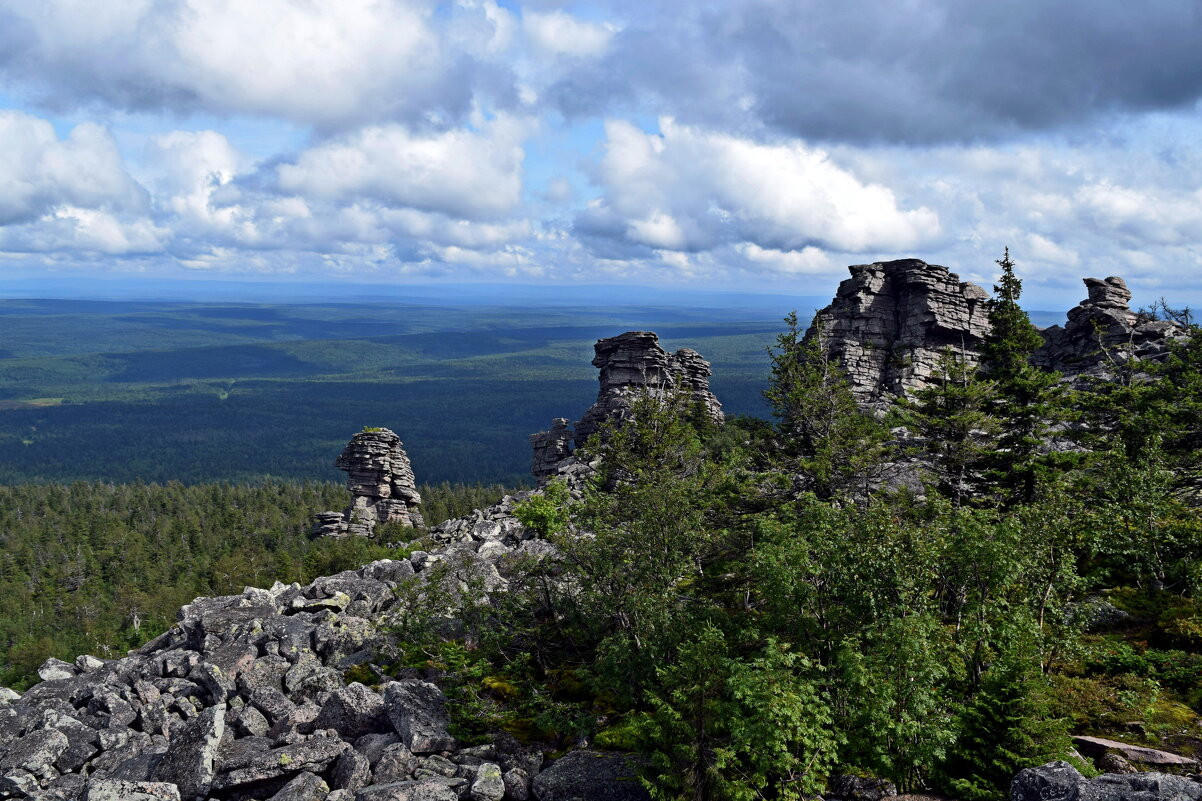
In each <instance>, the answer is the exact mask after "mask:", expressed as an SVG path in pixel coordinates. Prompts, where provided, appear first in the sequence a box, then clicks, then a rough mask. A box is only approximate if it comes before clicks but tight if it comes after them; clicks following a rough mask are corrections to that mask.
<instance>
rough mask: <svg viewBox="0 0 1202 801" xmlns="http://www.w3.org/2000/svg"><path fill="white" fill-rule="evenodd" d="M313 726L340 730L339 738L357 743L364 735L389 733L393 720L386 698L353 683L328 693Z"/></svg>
mask: <svg viewBox="0 0 1202 801" xmlns="http://www.w3.org/2000/svg"><path fill="white" fill-rule="evenodd" d="M313 726H314V728H318V729H337V730H338V734H339V736H341V737H343V738H344V739H349V740H355V739H358V738H359V737H362V736H363V735H365V734H372V733H374V732H384V731H387V730H388V728H389V726H390V721H389V719H388V713H387V711H386V710H385V709H384V699H383V698H381V697H380V696H379V695H378V694H376V693H375V692H374V691H372V690H371V689H369V688H367V687H365V686H364V685H362V684H359V683H358V682H352V683H351V684H348V685H347V686H346V687H344V688H341V689H338V690H335V691H333V692H332V693H330V694H329V696H328V697H327V698H326V699H325V702H324V703H322V705H321V712H320V713H319V714H318V715H317V718H316V720H314V721H313Z"/></svg>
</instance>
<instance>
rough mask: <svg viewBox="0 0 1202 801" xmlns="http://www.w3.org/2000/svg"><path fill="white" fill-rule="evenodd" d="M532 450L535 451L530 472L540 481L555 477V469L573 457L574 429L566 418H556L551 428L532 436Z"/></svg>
mask: <svg viewBox="0 0 1202 801" xmlns="http://www.w3.org/2000/svg"><path fill="white" fill-rule="evenodd" d="M530 448H531V450H533V451H534V454H533V457H532V458H531V461H530V472H531V473H533V474H534V477H535V478H537V479H539V480H540V481H541V480H542V479H544V478H547V477H548V476H551V475H554V473H555V467H556V465H558V464H559V463H560V462H562V461H563V460H564V459H566V458H568V457H569V456H571V455H572V429H571V427H570V426H569V425H568V420H567V418H566V417H556V418H555V419H554V420H552V421H551V428H550V429H548V430H547V431H540V432H539V433H537V434H532V435H531V436H530Z"/></svg>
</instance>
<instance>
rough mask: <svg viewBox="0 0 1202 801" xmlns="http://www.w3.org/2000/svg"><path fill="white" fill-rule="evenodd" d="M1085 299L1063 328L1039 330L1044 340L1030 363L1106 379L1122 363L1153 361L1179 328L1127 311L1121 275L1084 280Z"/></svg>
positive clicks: (1128, 294)
mask: <svg viewBox="0 0 1202 801" xmlns="http://www.w3.org/2000/svg"><path fill="white" fill-rule="evenodd" d="M1084 280H1085V288H1086V289H1087V290H1088V292H1089V297H1087V298H1086V299H1085V300H1083V301H1081V303H1080V304H1078V305H1077V306H1075V307H1073V309H1071V310H1070V311H1069V313H1068V320H1067V321H1066V322H1065V324H1064V325H1063V326H1059V325H1054V326H1052V327H1050V328H1045V329H1044V330H1043V331H1042V334H1043V338H1044V344H1043V347H1041V348H1040V349H1039V350H1038V351H1036V352H1035V354H1034V355H1033V356H1032V358H1031V361H1032V363H1033V364H1036V365H1038V366H1039V367H1043V368H1045V369H1047V370H1056V371H1058V372H1060V373H1063V374H1064V375H1066V376H1070V377H1079V376H1094V377H1097V378H1110V377H1113V376H1114V375H1115V373H1116V372H1117V370H1118V369H1119V368H1120V366H1122V365H1123V364H1125V363H1127V362H1129V361H1131V360H1135V361H1146V360H1151V361H1158V360H1160V359H1163V358H1164V357H1165V356H1166V355H1167V354H1168V352H1169V348H1170V346H1171V344H1172V342H1174V341H1175V340H1177V339H1181V338H1184V336H1185V330H1184V327H1183V326H1181V325H1179V324H1178V323H1176V322H1174V321H1172V320H1156V319H1153V318H1152V317H1150V316H1148V315H1143V314H1138V313H1136V312H1133V311H1131V308H1130V305H1129V304H1130V302H1131V290H1129V289H1127V284H1126V282H1125V281H1123V279H1122V278H1118V277H1116V276H1111V277H1110V278H1105V279H1100V278H1086V279H1084Z"/></svg>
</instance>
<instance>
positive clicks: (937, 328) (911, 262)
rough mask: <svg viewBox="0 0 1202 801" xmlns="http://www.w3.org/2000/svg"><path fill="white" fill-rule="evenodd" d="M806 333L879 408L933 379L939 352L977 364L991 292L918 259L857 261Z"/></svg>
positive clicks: (864, 400)
mask: <svg viewBox="0 0 1202 801" xmlns="http://www.w3.org/2000/svg"><path fill="white" fill-rule="evenodd" d="M847 269H848V270H850V271H851V278H848V279H847V280H845V281H843V282H842V283H841V284H839V290H838V293H837V294H836V296H835V299H834V301H832V302H831V304H830V305H829V306H827V307H826V308H824V309H822V310H821V311H819V312H818V313H817V314H816V315H815V316H814V322H813V324H812V325H811V326H810V328H809V330H808V331H807V332H806V337H807V338H813V337H817V339H818V343H819V345H820V347H822V349H823V350H824V351H825V352H826V353H827V354H828V355H829V356H830V357H831V358H833V359H835V360H837V361H838V362H839V364H841V365H842V367H843V369H844V370H845V371H846V372H847V375H848V378H849V379H850V381H851V387H852V391H853V392H854V393H855V396H856V400H857V401H858V402H859V403H860V405H861V406H864V407H869V408H871V407H877V406H880V405H882V404H886V403H888V402H889V401H890V400H891V399H892V398H893V397H896V396H898V395H904V394H906V393H908V392H912V391H913V390H915V389H919V388H921V387H923V386H925V385H926V384H927V382H928V381H929V380H930V378H931V376H932V375H933V374H934V373H935V367H936V365H937V363H938V360H939V355H940V353H941V352H942V351H943V350H944V349H946V348H952V349H953V350H954V351H955V352H956V353H958V354H961V355H963V357H964V358H965V359H966V360H967V361H969V362H970V363H975V362H976V360H977V357H978V353H979V350H980V346H981V343H982V342H983V341H984V339H985V337H986V336H987V335H988V333H989V318H988V315H987V313H986V309H985V301H986V300H987V299H988V297H989V296H988V294H987V293H986V292H985V290H983V289H982V288H981V287H979V286H977V285H976V284H972V283H968V282H966V281H961V280H960V277H959V276H957V275H956V274H955V273H952V272H948V269H947V268H946V267H941V266H939V265H937V264H927V263H926V262H923V261H919V260H918V259H900V260H898V261H886V262H876V263H874V264H856V265H852V266H851V267H848V268H847Z"/></svg>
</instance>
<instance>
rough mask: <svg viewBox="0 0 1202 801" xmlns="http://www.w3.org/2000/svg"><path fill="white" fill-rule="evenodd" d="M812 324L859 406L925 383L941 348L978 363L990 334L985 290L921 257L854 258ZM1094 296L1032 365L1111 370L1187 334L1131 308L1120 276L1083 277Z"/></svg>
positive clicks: (1077, 371)
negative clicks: (848, 274) (847, 275)
mask: <svg viewBox="0 0 1202 801" xmlns="http://www.w3.org/2000/svg"><path fill="white" fill-rule="evenodd" d="M848 270H850V272H851V278H849V279H847V280H845V281H843V282H842V283H841V284H839V291H838V293H837V294H836V296H835V299H834V300H833V301H832V302H831V304H830V305H829V306H827V307H826V308H824V309H822V310H821V311H819V312H818V313H817V314H816V315H815V316H814V322H813V324H812V325H811V326H810V328H809V330H808V331H807V332H806V338H807V339H813V338H817V340H818V343H819V345H820V347H821V348H822V349H823V351H824V352H825V353H826V354H827V356H829V357H830V358H832V359H834V360H836V361H837V362H838V363H839V364H840V365H841V366H842V367H843V369H844V370H845V371H846V373H847V376H848V378H849V380H850V382H851V388H852V392H853V393H854V394H855V397H856V400H857V402H859V404H860V406H861V407H862V408H867V409H875V410H880V409H883V408H884V407H886V406H888V405H889V403H890V402H891V401H892V399H893V398H894V397H898V396H902V395H907V394H909V393H911V392H913V391H915V390H918V389H921V388H923V387H925V386H928V385H929V383H930V382H931V380H932V377H933V376H934V374H935V368H936V365H937V364H938V362H939V358H940V355H941V353H942V352H943V351H945V350H947V349H949V348H950V349H951V350H952V351H953V352H954V353H955V354H956V355H958V356H960V357H961V358H963V359H964V360H965V361H966V362H968V363H969V364H970V365H971V364H976V363H977V362H978V360H979V358H980V351H981V345H982V344H983V343H984V341H985V338H986V337H987V336H988V335H989V315H988V310H987V306H986V301H987V300H988V297H989V296H988V294H987V293H986V292H985V290H984V289H982V288H981V287H979V286H977V285H975V284H972V283H969V282H965V281H960V279H959V276H957V275H956V274H955V273H952V272H948V270H947V268H946V267H941V266H939V265H937V264H927V263H926V262H923V261H919V260H918V259H901V260H898V261H887V262H877V263H874V264H857V265H852V266H851V267H848ZM1084 280H1085V286H1086V287H1087V288H1088V290H1089V297H1088V298H1087V299H1086V300H1084V301H1082V302H1081V304H1080V305H1079V306H1077V307H1076V308H1074V309H1073V310H1072V311H1070V312H1069V313H1068V320H1067V322H1066V323H1065V325H1064V326H1063V327H1062V326H1052V327H1050V328H1047V329H1045V330H1044V331H1043V332H1042V334H1043V337H1044V345H1043V346H1042V347H1041V348H1040V349H1039V350H1038V351H1036V352H1035V353H1034V354H1033V355H1032V359H1031V362H1032V364H1034V365H1036V366H1038V367H1042V368H1044V369H1046V370H1052V371H1056V372H1060V373H1063V374H1064V375H1065V376H1066V377H1068V378H1077V377H1081V376H1096V377H1100V378H1108V377H1111V376H1113V375H1114V373H1115V368H1116V366H1117V365H1118V364H1120V363H1122V362H1126V361H1128V360H1131V359H1137V360H1158V359H1162V358H1164V356H1165V355H1166V354H1167V353H1168V352H1169V349H1170V347H1171V344H1172V342H1173V341H1174V339H1176V338H1178V337H1181V336H1183V335H1184V332H1183V329H1182V327H1181V326H1179V325H1178V324H1176V323H1174V322H1172V321H1165V320H1153V319H1150V318H1148V317H1146V316H1141V315H1138V314H1136V313H1135V312H1133V311H1131V309H1130V308H1129V306H1128V304H1129V302H1130V300H1131V292H1130V291H1129V290H1128V289H1127V285H1126V284H1125V283H1124V282H1123V279H1121V278H1114V277H1111V278H1106V279H1097V278H1086V279H1084Z"/></svg>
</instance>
